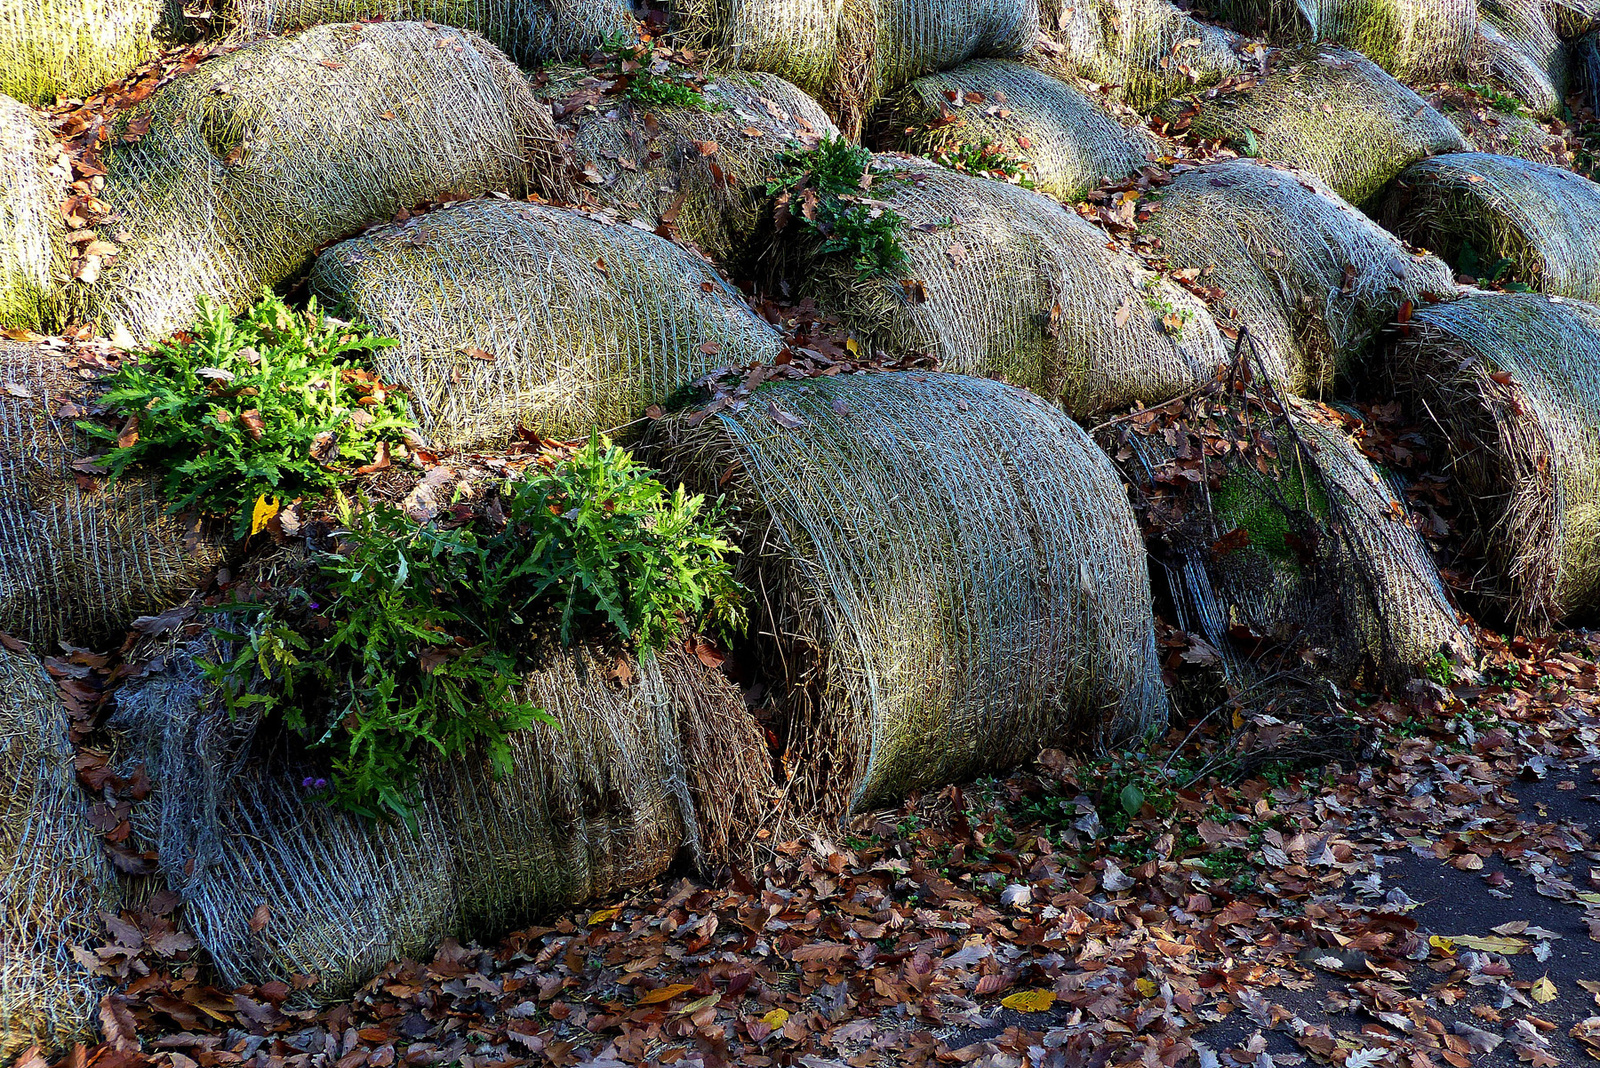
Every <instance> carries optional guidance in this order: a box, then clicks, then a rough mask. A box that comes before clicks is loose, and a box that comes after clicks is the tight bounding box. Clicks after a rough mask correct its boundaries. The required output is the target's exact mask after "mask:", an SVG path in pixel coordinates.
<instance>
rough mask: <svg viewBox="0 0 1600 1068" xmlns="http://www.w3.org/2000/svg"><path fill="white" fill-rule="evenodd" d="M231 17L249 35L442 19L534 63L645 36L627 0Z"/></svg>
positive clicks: (314, 7)
mask: <svg viewBox="0 0 1600 1068" xmlns="http://www.w3.org/2000/svg"><path fill="white" fill-rule="evenodd" d="M226 15H227V17H228V19H229V21H230V22H231V24H232V25H233V26H234V28H235V29H237V30H238V32H239V33H240V34H242V35H243V36H245V37H259V36H261V35H263V34H274V33H283V32H284V31H285V30H293V29H298V28H299V27H302V26H317V25H321V24H323V23H330V22H369V21H373V20H382V21H385V22H400V21H406V20H412V21H417V22H423V21H427V22H436V23H441V24H443V25H445V26H453V27H455V28H457V29H461V30H471V31H472V32H473V33H477V34H482V35H483V37H485V38H486V39H487V40H489V41H491V42H493V43H494V44H495V46H496V47H498V48H501V49H504V50H505V52H506V53H507V54H508V55H510V56H511V57H512V58H513V59H515V60H516V61H517V62H519V63H524V64H528V65H532V64H535V63H538V62H540V61H542V60H549V59H560V58H565V57H569V56H581V55H585V54H588V53H592V52H594V51H597V50H598V49H599V48H600V47H601V46H603V45H605V44H606V43H607V42H608V41H611V40H614V39H616V38H618V37H621V38H623V39H624V40H634V39H636V38H637V37H638V32H639V31H638V26H639V24H638V20H637V19H636V18H634V15H633V11H632V9H631V8H630V7H629V5H628V4H627V3H625V2H624V0H229V2H228V4H227V10H226Z"/></svg>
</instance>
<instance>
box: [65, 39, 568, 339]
mask: <svg viewBox="0 0 1600 1068" xmlns="http://www.w3.org/2000/svg"><path fill="white" fill-rule="evenodd" d="M146 124H148V128H146ZM141 129H142V130H144V132H143V133H142V134H139V133H138V131H140V130H141ZM111 144H112V145H113V146H114V147H113V149H112V152H111V154H110V157H109V160H108V161H107V165H106V169H107V171H108V174H107V176H106V186H105V191H104V192H103V193H102V199H103V200H104V201H105V202H106V203H107V204H109V205H110V207H111V209H112V212H113V213H114V215H115V217H116V218H117V220H118V222H117V226H118V227H120V228H121V229H124V230H126V231H128V233H129V239H128V241H127V242H125V243H123V244H122V249H121V251H120V252H119V253H118V254H117V257H116V261H115V265H114V266H113V267H111V268H109V269H108V270H107V271H106V272H105V274H104V275H103V276H102V278H101V280H100V282H99V283H98V285H97V286H95V287H91V290H90V292H89V293H88V294H87V295H86V296H85V302H86V303H87V305H88V307H89V311H90V313H91V314H92V316H93V318H94V319H95V320H96V321H97V322H98V323H99V325H100V326H101V328H102V329H103V330H104V331H105V332H107V333H110V332H111V331H112V329H113V328H114V327H116V326H119V325H120V326H123V327H125V328H126V329H127V330H128V331H129V332H130V333H131V334H132V336H133V337H134V339H135V340H138V341H147V340H154V339H156V338H159V337H161V336H163V335H165V334H167V333H168V332H170V331H172V330H174V329H177V328H179V327H182V326H184V325H186V324H187V323H188V322H189V320H190V318H191V317H192V316H193V314H194V310H195V301H196V298H197V297H199V296H200V295H201V294H205V295H209V296H211V297H212V298H214V299H216V300H218V301H220V302H222V303H224V304H229V305H233V306H238V305H240V304H242V303H243V302H244V301H247V300H251V299H254V298H255V297H257V296H259V294H260V292H261V290H262V288H263V287H264V286H272V285H276V284H277V283H279V282H282V281H284V280H285V279H287V278H289V277H290V276H292V275H293V274H295V273H296V272H297V271H299V270H301V269H302V268H304V267H305V266H306V265H307V264H309V263H310V261H311V255H312V252H313V251H314V250H315V249H317V248H318V247H320V246H322V245H325V244H327V243H328V242H330V241H334V240H337V239H339V238H341V237H345V236H348V235H349V234H351V233H353V232H355V231H358V230H360V229H362V228H363V227H366V226H370V225H372V224H373V223H378V222H384V221H387V220H388V219H390V218H392V217H393V216H394V215H395V214H396V213H397V212H399V211H401V210H403V209H410V208H412V207H414V206H416V205H417V204H419V203H421V202H423V201H427V200H430V199H434V198H437V197H443V196H452V195H474V194H478V193H482V192H485V191H497V190H498V191H505V192H508V193H510V194H511V195H512V196H521V195H522V194H524V193H525V192H527V191H528V190H530V189H537V190H540V191H543V192H549V193H555V192H558V191H559V186H558V184H557V179H556V177H555V176H556V175H557V174H558V173H559V169H558V166H557V163H556V158H557V157H556V133H555V127H554V125H553V124H552V122H551V120H550V115H549V111H548V109H546V108H545V106H544V105H543V104H541V103H540V102H539V101H538V99H537V98H535V97H534V96H533V94H532V92H531V91H530V90H529V89H528V86H527V83H526V81H525V80H524V79H523V76H522V73H521V72H520V71H518V70H517V68H516V67H515V66H513V65H512V64H511V62H510V61H509V60H507V59H506V58H505V56H504V55H503V54H501V53H500V52H499V51H498V50H497V49H495V48H494V47H493V46H491V45H489V44H488V43H487V42H485V41H484V40H483V39H482V38H480V37H478V36H477V35H476V34H471V33H466V32H463V31H460V30H453V29H449V28H447V27H440V26H430V25H427V24H424V23H419V22H391V23H375V24H368V25H340V26H319V27H317V28H316V29H312V30H307V31H306V32H305V33H302V34H299V35H297V36H294V37H285V38H272V39H270V40H266V41H261V42H259V43H257V44H253V45H247V46H246V47H244V48H241V49H239V50H238V51H236V52H233V53H230V54H229V55H226V56H222V57H219V58H217V59H214V60H212V61H211V62H208V63H206V64H204V65H202V66H201V67H200V68H198V69H197V70H196V71H194V72H193V73H192V74H189V75H187V76H185V77H182V78H179V79H178V80H176V81H174V82H172V83H170V84H169V85H167V86H166V87H164V88H162V89H160V90H158V91H157V92H156V93H155V94H154V95H153V96H152V97H151V98H150V99H149V100H148V101H146V102H145V103H144V104H142V105H140V106H139V107H138V108H135V109H133V110H131V111H129V112H126V113H125V114H124V115H123V117H122V118H121V119H119V121H118V125H117V128H116V130H115V131H114V132H113V134H112V138H111Z"/></svg>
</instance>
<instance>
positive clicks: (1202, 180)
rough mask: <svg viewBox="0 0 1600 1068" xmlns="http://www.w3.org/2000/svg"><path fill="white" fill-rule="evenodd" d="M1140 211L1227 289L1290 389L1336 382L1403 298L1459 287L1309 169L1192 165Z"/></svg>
mask: <svg viewBox="0 0 1600 1068" xmlns="http://www.w3.org/2000/svg"><path fill="white" fill-rule="evenodd" d="M1144 209H1148V210H1150V212H1151V215H1150V219H1149V221H1148V222H1147V223H1145V224H1144V227H1143V229H1144V232H1145V233H1147V234H1150V235H1152V236H1155V237H1157V238H1159V239H1160V240H1161V252H1162V254H1163V255H1164V256H1165V257H1166V258H1167V260H1168V261H1169V262H1170V263H1171V264H1172V265H1173V266H1174V267H1177V268H1180V269H1181V268H1191V269H1195V270H1199V271H1201V272H1202V275H1201V280H1202V281H1203V282H1204V283H1205V284H1206V285H1213V286H1218V287H1220V288H1221V289H1222V290H1223V297H1222V301H1223V303H1224V304H1225V305H1227V306H1228V307H1229V308H1231V309H1233V310H1235V311H1237V312H1238V313H1239V316H1240V323H1241V324H1242V325H1244V326H1246V327H1248V328H1249V330H1250V333H1251V335H1252V336H1253V337H1254V338H1255V339H1256V341H1257V342H1259V345H1258V351H1259V353H1260V356H1261V360H1262V363H1263V366H1264V368H1265V370H1266V373H1267V374H1268V375H1269V376H1271V378H1272V379H1273V381H1274V383H1275V384H1277V385H1278V387H1279V388H1280V389H1284V390H1286V391H1287V392H1288V393H1290V394H1293V395H1297V396H1300V395H1305V394H1307V393H1319V394H1320V393H1325V392H1329V391H1331V390H1332V389H1333V386H1334V384H1335V382H1336V381H1338V380H1339V379H1341V378H1342V377H1343V376H1344V375H1345V374H1346V373H1347V372H1349V371H1350V370H1351V369H1352V368H1353V367H1355V366H1357V365H1358V364H1359V363H1360V361H1361V359H1362V358H1363V357H1364V356H1365V354H1366V352H1367V349H1368V347H1369V345H1370V343H1371V341H1372V336H1373V333H1374V331H1376V330H1377V329H1378V328H1379V327H1381V326H1382V325H1384V324H1385V323H1387V322H1389V321H1390V320H1391V319H1392V318H1394V315H1395V312H1396V311H1398V310H1399V307H1400V305H1401V303H1402V302H1404V301H1407V300H1410V301H1413V302H1417V303H1420V302H1421V299H1422V296H1423V294H1425V293H1427V294H1446V293H1452V292H1454V289H1455V283H1454V280H1453V278H1452V276H1451V273H1450V269H1449V267H1447V266H1446V265H1445V263H1444V261H1442V260H1440V259H1439V258H1437V257H1435V256H1422V255H1416V254H1413V253H1412V252H1410V251H1409V250H1408V249H1407V248H1406V247H1405V246H1404V245H1403V244H1401V243H1400V241H1398V240H1397V239H1396V238H1394V237H1393V236H1391V235H1390V234H1389V233H1388V232H1386V231H1385V230H1383V229H1382V228H1381V227H1380V226H1378V225H1377V224H1376V223H1374V222H1373V221H1372V220H1371V219H1368V218H1367V217H1366V216H1365V215H1362V214H1361V213H1360V212H1358V211H1356V210H1355V209H1354V208H1352V207H1351V206H1350V205H1349V204H1347V203H1345V202H1344V201H1343V200H1341V199H1339V197H1338V195H1337V194H1335V193H1334V192H1333V191H1332V190H1331V189H1329V188H1328V187H1327V186H1326V185H1324V184H1323V183H1322V182H1320V181H1318V180H1317V179H1315V178H1313V177H1311V176H1310V175H1308V174H1304V173H1299V172H1293V171H1284V170H1278V169H1275V168H1272V167H1267V166H1264V165H1261V164H1257V163H1252V162H1249V161H1246V160H1235V161H1230V162H1225V163H1215V164H1211V165H1209V166H1204V167H1197V168H1195V169H1192V170H1187V171H1184V172H1183V173H1182V174H1180V175H1178V176H1177V178H1175V179H1174V180H1173V181H1172V182H1171V183H1170V184H1168V185H1165V186H1162V187H1161V188H1160V189H1159V190H1158V191H1157V192H1156V193H1154V194H1153V195H1152V196H1151V197H1149V198H1148V199H1147V200H1145V201H1144V202H1143V203H1142V204H1141V210H1144Z"/></svg>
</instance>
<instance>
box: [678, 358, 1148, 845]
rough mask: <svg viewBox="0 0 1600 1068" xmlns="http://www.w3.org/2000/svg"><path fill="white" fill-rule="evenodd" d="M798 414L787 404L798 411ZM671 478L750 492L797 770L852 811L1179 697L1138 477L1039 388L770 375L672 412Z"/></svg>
mask: <svg viewBox="0 0 1600 1068" xmlns="http://www.w3.org/2000/svg"><path fill="white" fill-rule="evenodd" d="M780 420H782V421H781V422H780ZM647 445H648V446H649V447H650V448H651V450H652V452H653V454H654V455H656V456H657V458H658V459H659V460H660V461H661V462H662V464H663V465H664V468H665V470H666V471H667V472H668V474H669V475H671V476H672V477H674V478H682V479H683V480H684V481H685V482H686V483H687V484H688V485H689V486H690V487H691V488H694V489H696V490H703V491H706V492H711V493H715V492H717V491H718V490H719V489H720V490H721V491H722V492H723V493H724V494H725V495H726V496H725V497H724V500H725V501H726V502H727V503H729V504H730V505H732V506H733V508H734V509H735V510H734V513H733V518H734V520H735V521H736V522H737V523H738V524H739V525H740V526H741V528H742V541H743V546H744V549H745V556H744V558H743V559H742V561H741V564H740V567H741V570H742V571H743V575H742V580H743V581H744V582H745V583H746V584H747V585H748V586H749V587H750V589H752V590H753V591H754V596H753V597H752V602H753V611H754V613H755V620H754V623H753V625H752V628H751V631H752V635H753V640H752V642H751V647H750V648H749V649H748V650H747V651H746V653H744V654H742V655H744V656H747V657H749V658H751V661H752V662H753V663H755V664H759V665H760V669H761V671H762V672H763V673H764V674H765V677H766V678H767V680H768V681H769V683H770V685H771V686H772V689H773V692H774V693H775V694H776V696H777V705H778V707H777V712H778V714H779V715H780V716H781V717H782V718H783V720H784V721H785V723H786V728H787V734H788V744H789V747H790V759H789V761H788V763H789V766H790V767H792V768H793V769H794V776H795V778H794V781H792V782H790V783H789V784H788V786H787V787H786V789H787V790H788V791H789V797H790V798H791V800H792V801H793V802H794V803H796V804H797V805H798V806H799V807H800V810H801V811H807V812H811V811H816V812H819V813H821V814H823V815H837V814H840V813H843V812H847V811H856V812H860V811H865V810H869V809H871V808H873V807H876V806H880V805H886V804H894V803H896V802H898V801H899V800H900V799H901V798H903V797H904V796H905V794H906V793H907V792H909V791H911V790H914V789H917V788H921V787H926V786H931V785H937V784H941V783H947V782H954V781H959V780H962V779H966V778H970V777H972V776H974V775H978V774H981V773H983V772H985V771H993V770H1000V769H1003V768H1006V767H1009V766H1012V765H1015V764H1017V763H1020V762H1022V761H1024V760H1027V759H1029V758H1030V757H1032V756H1033V755H1035V754H1036V753H1037V752H1038V751H1039V750H1040V749H1041V748H1044V747H1047V746H1064V745H1071V744H1086V745H1093V744H1096V743H1113V742H1116V741H1120V740H1123V739H1127V738H1130V737H1134V736H1137V735H1140V734H1142V733H1144V732H1146V731H1148V730H1150V729H1151V728H1152V727H1154V726H1157V725H1159V724H1161V723H1163V722H1164V721H1165V718H1166V693H1165V688H1164V686H1163V684H1162V681H1161V674H1160V671H1159V668H1158V665H1157V662H1156V649H1155V635H1154V630H1153V621H1152V617H1151V610H1150V587H1149V576H1148V574H1147V572H1146V570H1145V564H1144V555H1143V550H1142V547H1141V545H1140V541H1139V532H1138V529H1137V528H1136V526H1135V525H1134V522H1133V514H1132V511H1131V510H1130V509H1129V508H1128V506H1127V497H1126V494H1125V493H1124V491H1123V489H1122V487H1121V485H1120V484H1119V483H1118V481H1117V478H1116V472H1115V471H1114V470H1113V469H1112V468H1111V466H1110V464H1109V463H1108V462H1107V461H1106V459H1105V457H1104V456H1103V455H1102V454H1101V453H1100V451H1099V449H1097V448H1096V447H1095V445H1094V443H1093V442H1092V441H1090V440H1089V438H1088V436H1087V435H1086V434H1084V432H1083V431H1082V430H1080V429H1079V428H1078V426H1077V425H1076V424H1075V423H1073V422H1072V421H1071V420H1069V419H1067V418H1066V417H1065V416H1064V415H1062V414H1061V413H1060V412H1059V411H1058V410H1056V409H1054V408H1052V407H1051V406H1049V405H1048V404H1046V403H1045V402H1044V401H1042V400H1040V399H1039V398H1038V397H1035V396H1032V395H1031V394H1028V393H1025V392H1023V391H1021V390H1018V389H1014V388H1012V387H1010V386H1006V385H1002V384H1001V383H998V382H993V381H990V380H987V379H976V378H965V377H962V376H958V375H949V374H939V373H927V374H918V373H886V374H870V375H869V374H856V375H841V376H837V377H832V378H813V379H807V380H801V381H798V382H784V383H772V384H769V385H766V386H762V387H761V388H760V389H759V391H758V392H756V393H755V395H754V396H752V397H751V398H750V401H749V403H748V405H746V406H745V407H744V408H743V409H742V410H741V411H737V412H735V411H733V410H732V409H731V408H729V409H723V410H721V411H719V412H718V413H717V414H715V415H711V416H709V417H701V416H692V415H683V416H676V417H673V418H670V419H667V420H663V421H661V422H659V423H657V424H656V425H655V426H654V427H653V428H652V431H651V436H650V438H649V439H648V442H647Z"/></svg>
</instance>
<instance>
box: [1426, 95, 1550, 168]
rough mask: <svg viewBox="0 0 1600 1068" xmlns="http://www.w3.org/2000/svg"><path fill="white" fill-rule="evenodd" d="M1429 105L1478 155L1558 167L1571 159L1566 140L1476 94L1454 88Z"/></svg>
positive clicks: (1434, 97)
mask: <svg viewBox="0 0 1600 1068" xmlns="http://www.w3.org/2000/svg"><path fill="white" fill-rule="evenodd" d="M1428 103H1429V104H1431V105H1433V107H1434V108H1436V109H1437V110H1438V111H1439V112H1440V113H1442V114H1443V115H1444V117H1445V118H1447V119H1449V120H1450V122H1451V123H1452V124H1453V125H1454V126H1455V128H1456V129H1458V130H1460V131H1461V136H1462V137H1464V138H1466V140H1467V143H1468V145H1469V146H1471V148H1472V150H1473V151H1475V152H1488V153H1492V154H1494V155H1498V156H1515V157H1517V158H1518V159H1527V160H1532V161H1533V162H1535V163H1550V164H1555V165H1557V166H1560V165H1562V164H1563V163H1564V162H1565V161H1566V159H1567V158H1568V155H1567V142H1566V140H1565V139H1564V138H1562V137H1559V136H1557V135H1556V134H1553V133H1551V132H1550V131H1549V130H1547V129H1546V128H1545V127H1544V126H1542V125H1540V124H1539V122H1538V120H1536V119H1534V118H1533V117H1531V116H1529V115H1525V114H1521V113H1517V114H1512V113H1510V112H1506V111H1499V110H1496V109H1495V108H1491V107H1489V106H1487V105H1486V104H1484V103H1482V102H1481V101H1479V100H1478V99H1477V97H1476V95H1475V94H1469V93H1466V92H1464V91H1462V90H1460V89H1457V88H1454V87H1448V88H1444V89H1441V90H1438V91H1436V92H1433V93H1430V94H1429V96H1428Z"/></svg>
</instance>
